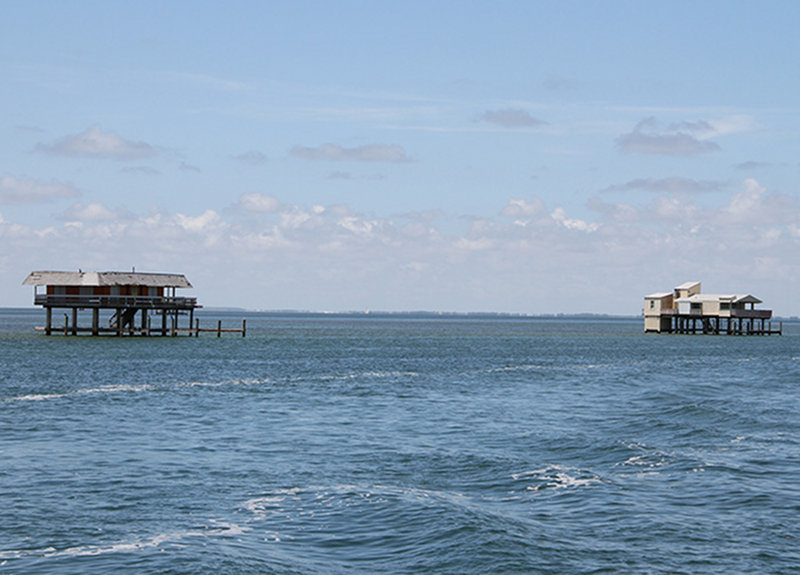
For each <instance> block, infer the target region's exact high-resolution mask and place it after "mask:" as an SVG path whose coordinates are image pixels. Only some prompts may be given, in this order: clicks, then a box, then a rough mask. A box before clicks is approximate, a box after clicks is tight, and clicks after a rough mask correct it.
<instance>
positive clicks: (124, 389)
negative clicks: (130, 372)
mask: <svg viewBox="0 0 800 575" xmlns="http://www.w3.org/2000/svg"><path fill="white" fill-rule="evenodd" d="M154 388H155V386H153V385H150V384H142V385H128V384H114V385H101V386H100V387H90V388H87V389H75V390H71V391H66V392H62V393H29V394H25V395H17V396H14V397H7V398H4V399H3V401H6V402H12V401H49V400H53V399H62V398H64V397H71V396H79V395H89V394H102V393H130V392H142V391H150V390H152V389H154Z"/></svg>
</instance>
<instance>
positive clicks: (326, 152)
mask: <svg viewBox="0 0 800 575" xmlns="http://www.w3.org/2000/svg"><path fill="white" fill-rule="evenodd" d="M290 153H291V155H292V156H294V157H296V158H302V159H304V160H324V161H337V162H342V161H354V162H385V163H402V162H408V161H410V158H409V157H408V155H407V154H406V151H405V150H404V149H403V148H402V146H398V145H396V144H368V145H365V146H357V147H355V148H345V147H343V146H339V145H337V144H323V145H322V146H318V147H316V148H313V147H305V146H295V147H294V148H292V149H291V151H290Z"/></svg>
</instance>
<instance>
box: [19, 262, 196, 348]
mask: <svg viewBox="0 0 800 575" xmlns="http://www.w3.org/2000/svg"><path fill="white" fill-rule="evenodd" d="M22 283H23V285H30V286H34V298H33V302H34V304H35V305H40V306H42V307H44V309H45V312H46V325H45V327H44V331H45V333H46V334H47V335H50V334H51V333H52V332H53V330H54V329H55V328H54V326H53V310H54V309H64V310H67V311H68V312H71V315H72V318H71V319H72V321H71V322H70V321H69V320H70V317H69V314H66V313H65V314H64V328H63V330H64V333H65V334H72V335H77V333H78V332H81V331H83V332H91V334H92V335H99V334H100V333H115V334H118V335H123V334H126V333H127V334H134V333H139V334H142V335H151V334H152V335H167V334H168V333H171V334H173V335H174V334H175V332H176V331H177V329H178V322H179V318H180V316H182V315H188V317H189V327H191V326H192V323H193V318H194V310H195V308H198V307H201V306H198V305H197V298H193V297H182V296H177V295H176V290H177V289H181V288H191V287H192V284H190V283H189V281H188V280H187V279H186V277H185V276H183V275H181V274H164V273H141V272H83V271H77V272H63V271H36V272H31V274H30V275H29V276H28V277H27V278H26V279H25V281H24V282H22ZM40 288H42V289H41V290H40ZM79 310H91V314H92V320H91V322H92V323H91V327H79V326H78V312H79ZM104 310H105V313H106V315H109V316H110V317H108V318H107V324H105V325H101V313H103V312H104ZM151 313H152V314H153V315H156V316H158V315H160V316H161V325H160V326H158V325H156V326H155V329H151V324H150V319H151V318H150V315H149V314H151ZM137 314H138V315H139V325H138V327H137V321H136V319H137Z"/></svg>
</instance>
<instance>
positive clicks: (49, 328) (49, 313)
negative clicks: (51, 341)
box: [44, 307, 53, 335]
mask: <svg viewBox="0 0 800 575" xmlns="http://www.w3.org/2000/svg"><path fill="white" fill-rule="evenodd" d="M44 316H45V322H46V323H45V325H44V333H45V335H50V334H51V333H53V308H51V307H47V308H45V312H44Z"/></svg>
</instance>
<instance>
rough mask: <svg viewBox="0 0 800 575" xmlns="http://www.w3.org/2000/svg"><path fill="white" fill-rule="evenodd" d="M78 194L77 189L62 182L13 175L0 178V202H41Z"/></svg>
mask: <svg viewBox="0 0 800 575" xmlns="http://www.w3.org/2000/svg"><path fill="white" fill-rule="evenodd" d="M79 195H80V192H79V191H78V190H77V189H75V188H74V187H73V186H71V185H70V184H64V183H62V182H56V181H51V182H42V181H40V180H34V179H31V178H16V177H14V176H3V177H2V178H0V204H41V203H45V202H52V201H55V200H59V199H62V198H74V197H77V196H79Z"/></svg>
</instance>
